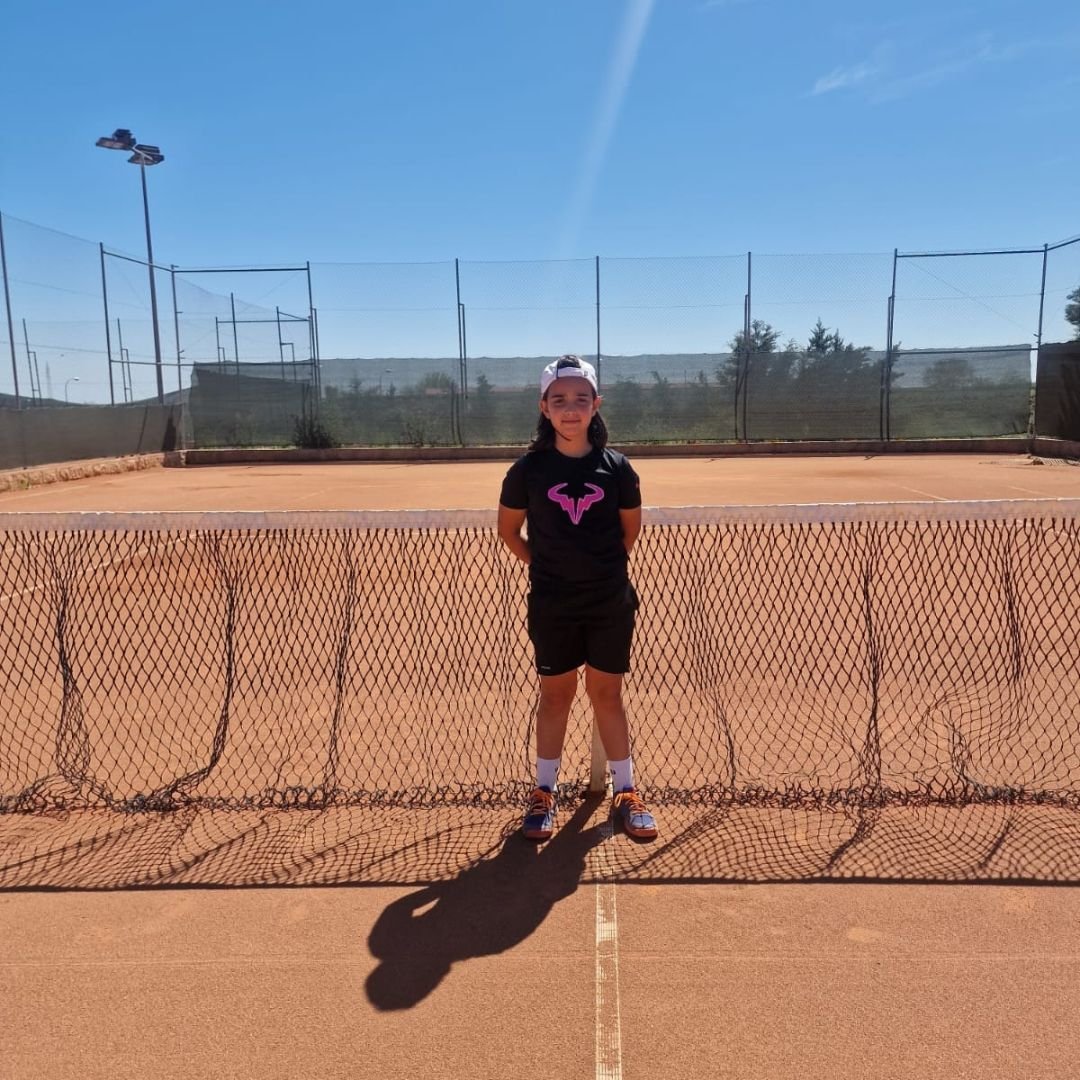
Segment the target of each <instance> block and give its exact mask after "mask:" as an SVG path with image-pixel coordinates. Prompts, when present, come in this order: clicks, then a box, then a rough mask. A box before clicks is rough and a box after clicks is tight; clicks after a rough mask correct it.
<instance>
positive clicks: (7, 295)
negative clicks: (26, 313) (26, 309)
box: [0, 212, 22, 409]
mask: <svg viewBox="0 0 1080 1080" xmlns="http://www.w3.org/2000/svg"><path fill="white" fill-rule="evenodd" d="M0 268H2V269H3V274H4V310H5V311H6V312H7V326H8V346H9V347H10V349H11V377H12V378H13V379H14V380H15V408H16V409H20V408H22V401H21V399H20V397H19V366H18V363H17V362H16V360H15V328H14V326H13V325H12V322H11V292H10V290H9V289H8V272H7V249H6V248H5V247H4V215H3V212H0Z"/></svg>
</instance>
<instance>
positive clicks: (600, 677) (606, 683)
mask: <svg viewBox="0 0 1080 1080" xmlns="http://www.w3.org/2000/svg"><path fill="white" fill-rule="evenodd" d="M622 685H623V677H622V676H621V675H611V674H609V673H608V672H606V671H597V669H596V668H594V667H589V666H586V668H585V691H586V693H587V694H588V695H589V701H590V702H592V707H593V715H594V716H595V717H596V726H597V728H598V729H599V731H600V739H601V741H602V742H603V744H604V751H605V752H606V753H607V756H608V761H625V760H626V759H627V758H628V757H630V728H629V725H628V724H627V722H626V709H624V708H623V700H622Z"/></svg>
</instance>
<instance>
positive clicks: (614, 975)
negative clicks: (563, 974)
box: [595, 784, 622, 1080]
mask: <svg viewBox="0 0 1080 1080" xmlns="http://www.w3.org/2000/svg"><path fill="white" fill-rule="evenodd" d="M605 797H606V799H607V800H609V802H610V799H611V786H610V784H609V785H608V791H607V794H606V796H605ZM612 832H613V830H612V826H611V819H610V817H609V818H608V820H607V821H606V822H605V823H604V825H603V826H601V829H600V835H601V837H602V839H601V841H600V843H599V845H597V847H596V849H595V854H596V871H597V877H598V880H597V883H596V1080H622V1026H621V1017H620V1009H619V916H618V908H617V906H616V900H615V883H614V881H613V880H611V879H612V866H611V858H610V844H611V838H612Z"/></svg>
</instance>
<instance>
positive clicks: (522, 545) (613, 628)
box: [498, 356, 657, 840]
mask: <svg viewBox="0 0 1080 1080" xmlns="http://www.w3.org/2000/svg"><path fill="white" fill-rule="evenodd" d="M600 403H601V398H600V395H599V393H598V386H597V379H596V371H595V369H594V368H593V367H592V365H591V364H589V363H587V362H585V361H584V360H582V359H581V358H580V357H578V356H561V357H559V359H558V360H555V361H554V362H553V363H550V364H548V366H547V367H546V368H544V371H543V374H542V375H541V376H540V419H539V421H538V423H537V429H536V437H535V438H534V439H533V441H532V444H531V445H530V446H529V449H528V451H527V452H526V454H525V455H524V456H523V457H521V458H519V459H518V460H517V461H516V462H514V464H513V465H512V466H511V467H510V470H509V471H508V472H507V474H506V478H505V479H504V480H503V485H502V493H501V495H500V497H499V518H498V522H499V524H498V529H499V537H500V539H501V540H502V541H503V542H504V543H505V544H506V546H507V547H508V548H509V549H510V550H511V551H512V552H513V553H514V554H515V555H516V556H517V557H518V558H519V559H520V560H521V561H522V562H523V563H526V564H527V565H528V567H529V586H530V588H529V602H528V626H529V637H530V639H531V640H532V643H533V647H534V649H535V651H536V670H537V672H538V674H539V676H540V701H539V705H538V707H537V713H536V788H535V790H534V791H533V793H532V795H531V797H530V799H529V805H528V808H527V810H526V812H525V821H524V825H523V827H522V831H523V832H524V834H525V836H526V837H528V838H529V839H531V840H547V839H549V838H550V837H551V834H552V831H553V830H554V827H555V813H556V802H555V794H556V791H557V786H556V785H557V784H558V776H559V765H560V761H561V757H562V748H563V741H564V739H565V736H566V724H567V720H568V718H569V715H570V707H571V705H572V704H573V701H574V696H575V694H576V692H577V685H578V669H579V668H580V667H582V666H584V668H585V691H586V693H587V694H588V696H589V701H590V702H591V704H592V708H593V714H594V716H595V718H596V725H597V728H598V730H599V732H600V738H601V740H602V741H603V744H604V750H605V752H606V753H607V756H608V767H609V768H610V770H611V779H612V787H613V789H614V792H615V797H614V802H613V810H614V813H615V814H616V816H617V817H618V818H619V819H620V820H621V822H622V825H623V828H624V829H625V830H626V832H627V833H628V834H629V835H631V836H634V837H637V838H638V839H651V838H652V837H654V836H656V832H657V830H656V821H655V820H654V819H653V816H652V814H650V813H649V811H648V810H647V809H646V807H645V804H644V803H643V802H642V800H641V798H640V797H639V796H638V793H637V791H636V789H635V788H634V766H633V761H632V759H631V756H630V731H629V725H628V723H627V719H626V710H625V709H624V708H623V701H622V683H623V675H624V674H625V673H626V672H627V671H629V669H630V645H631V640H632V638H633V634H634V613H635V612H636V610H637V606H638V600H637V594H636V593H635V592H634V588H633V586H632V585H631V584H630V579H629V576H628V574H627V561H628V558H629V553H630V549H631V548H632V547H633V545H634V541H635V540H636V539H637V536H638V533H639V532H640V530H641V492H640V490H639V486H638V477H637V473H635V472H634V470H633V468H632V466H631V465H630V462H629V461H627V459H626V458H625V457H624V456H623V455H622V454H620V453H619V452H618V451H617V450H612V449H610V448H608V446H607V427H606V426H605V424H604V421H603V420H602V419H601V417H600V412H599V409H600ZM526 522H528V540H526V539H525V537H523V536H522V534H521V530H522V526H523V525H524V524H525V523H526Z"/></svg>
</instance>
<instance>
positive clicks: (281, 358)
mask: <svg viewBox="0 0 1080 1080" xmlns="http://www.w3.org/2000/svg"><path fill="white" fill-rule="evenodd" d="M274 319H275V321H276V322H277V354H278V362H279V363H280V364H281V381H282V382H284V381H285V345H284V343H283V342H282V340H281V308H279V307H278V306H277V305H276V304H275V305H274Z"/></svg>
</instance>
